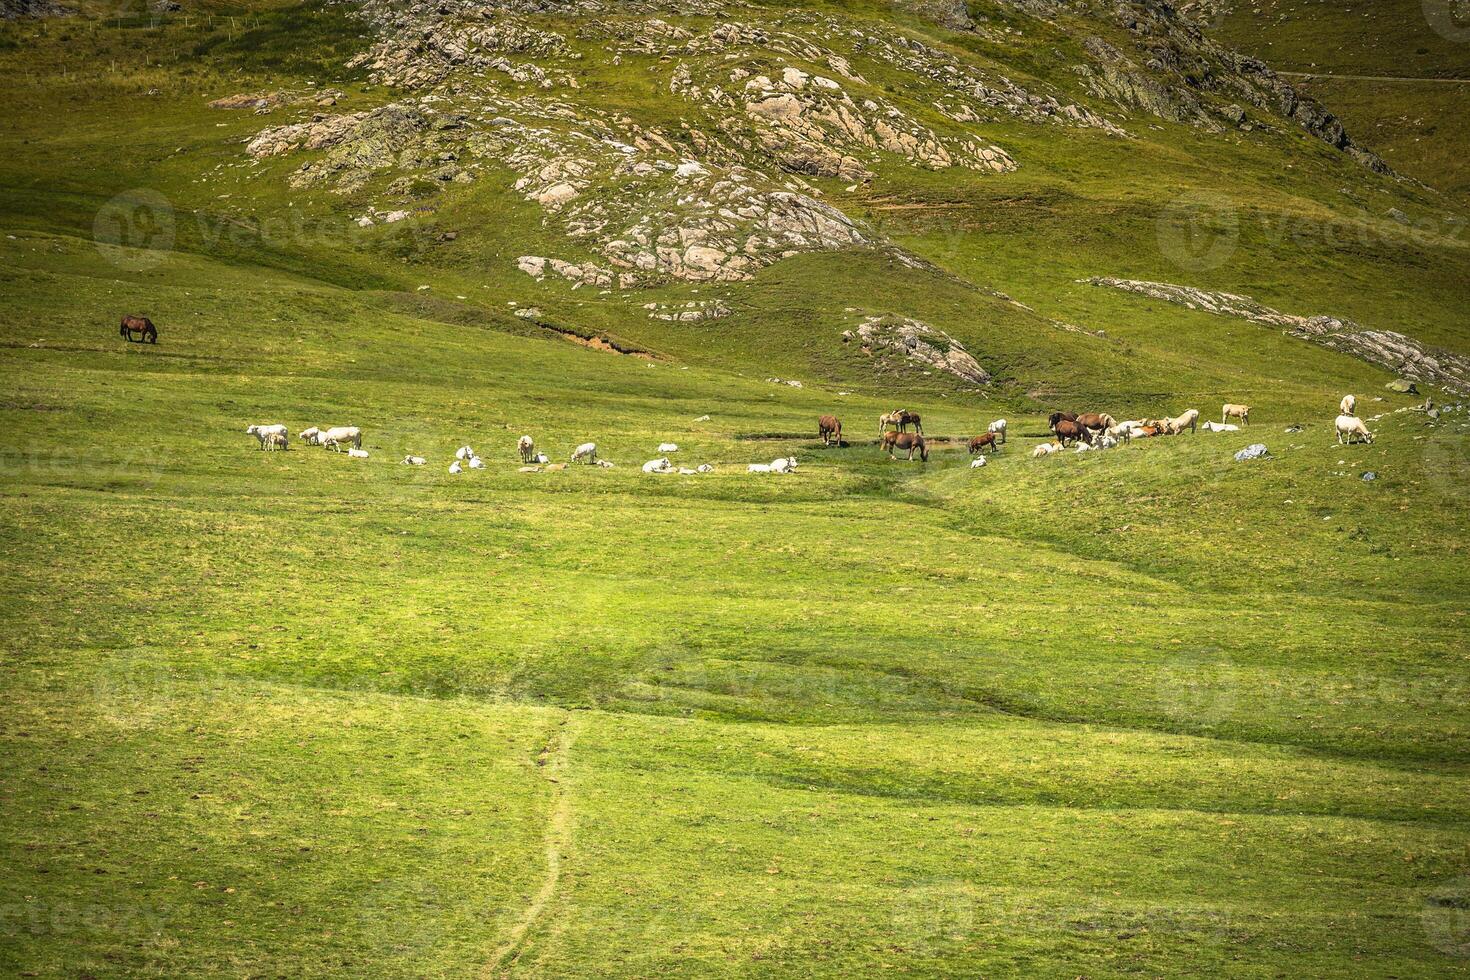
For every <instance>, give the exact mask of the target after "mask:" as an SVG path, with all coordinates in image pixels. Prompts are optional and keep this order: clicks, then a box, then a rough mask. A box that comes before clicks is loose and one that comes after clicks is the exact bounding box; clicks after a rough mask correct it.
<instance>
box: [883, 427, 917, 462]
mask: <svg viewBox="0 0 1470 980" xmlns="http://www.w3.org/2000/svg"><path fill="white" fill-rule="evenodd" d="M881 446H882V448H883V449H885V450H887V451H888V458H889V459H893V458H894V455H893V451H894V450H895V449H898V450H905V451H907V452H908V457H907V459H908V460H909V462H913V459H914V453H918V454H919V460H920V461H921V462H925V463H927V462H929V446H928V444H927V443H925V442H924V437H923V436H922V435H920V434H918V433H916V432H885V433H883V440H882V443H881Z"/></svg>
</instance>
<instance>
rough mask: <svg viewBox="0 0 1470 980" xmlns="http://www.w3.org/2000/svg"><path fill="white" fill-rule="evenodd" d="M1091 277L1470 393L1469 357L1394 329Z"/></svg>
mask: <svg viewBox="0 0 1470 980" xmlns="http://www.w3.org/2000/svg"><path fill="white" fill-rule="evenodd" d="M1087 282H1088V283H1090V284H1091V285H1094V286H1105V287H1107V288H1109V289H1120V290H1123V291H1124V292H1129V293H1136V294H1138V295H1140V296H1147V297H1149V298H1151V299H1157V300H1163V301H1164V302H1166V303H1176V304H1178V305H1180V306H1184V307H1187V308H1188V309H1191V310H1202V311H1204V312H1206V313H1214V314H1216V315H1217V316H1233V317H1239V318H1240V319H1243V320H1250V321H1252V322H1253V323H1261V324H1266V325H1268V326H1275V327H1284V328H1285V329H1286V331H1287V332H1288V333H1290V334H1291V335H1293V336H1296V337H1301V338H1302V339H1304V340H1310V341H1312V342H1313V343H1316V344H1320V345H1321V346H1323V347H1327V348H1330V349H1331V350H1335V351H1340V352H1342V353H1344V354H1351V355H1353V356H1354V357H1357V358H1361V359H1362V360H1365V361H1367V362H1369V363H1370V364H1376V365H1378V366H1379V367H1383V368H1387V369H1388V370H1390V371H1393V372H1395V373H1397V374H1399V375H1401V376H1402V377H1405V378H1409V379H1412V380H1415V381H1421V382H1427V383H1430V384H1435V385H1439V386H1440V387H1442V388H1445V389H1448V390H1450V391H1454V392H1456V393H1460V394H1470V358H1467V357H1463V356H1461V355H1459V354H1455V353H1452V352H1451V351H1447V350H1443V349H1441V348H1436V347H1429V346H1427V345H1425V344H1421V343H1419V342H1418V341H1417V340H1415V339H1413V338H1412V337H1408V336H1405V335H1404V334H1401V333H1396V332H1395V331H1392V330H1371V329H1369V328H1367V327H1364V326H1362V325H1361V324H1358V323H1354V322H1353V321H1352V320H1347V319H1343V318H1341V317H1335V316H1296V315H1293V314H1290V313H1282V312H1281V311H1280V310H1275V309H1272V308H1271V307H1269V306H1266V305H1264V304H1262V303H1258V302H1256V301H1255V300H1254V299H1252V298H1251V297H1249V296H1242V295H1239V294H1237V293H1222V292H1210V291H1208V290H1204V289H1196V288H1194V287H1193V286H1178V285H1175V284H1173V283H1167V282H1145V281H1140V280H1136V279H1111V278H1106V277H1094V278H1092V279H1089V280H1087Z"/></svg>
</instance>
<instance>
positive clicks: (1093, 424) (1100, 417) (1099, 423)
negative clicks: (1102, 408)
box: [1075, 412, 1117, 430]
mask: <svg viewBox="0 0 1470 980" xmlns="http://www.w3.org/2000/svg"><path fill="white" fill-rule="evenodd" d="M1075 421H1076V422H1077V423H1078V424H1079V425H1082V426H1085V427H1087V428H1089V429H1094V430H1101V429H1106V428H1107V427H1108V426H1111V425H1116V424H1117V421H1116V420H1115V419H1114V418H1113V417H1112V416H1111V415H1109V414H1107V413H1106V412H1102V413H1098V412H1085V413H1083V414H1082V415H1079V416H1077V418H1076V419H1075Z"/></svg>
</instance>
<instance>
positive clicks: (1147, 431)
mask: <svg viewBox="0 0 1470 980" xmlns="http://www.w3.org/2000/svg"><path fill="white" fill-rule="evenodd" d="M1163 431H1164V430H1163V429H1161V428H1160V427H1159V426H1157V425H1149V424H1147V423H1145V424H1143V425H1140V426H1138V427H1136V428H1135V429H1134V430H1133V438H1135V439H1152V438H1153V437H1154V436H1156V435H1160V434H1162V433H1163Z"/></svg>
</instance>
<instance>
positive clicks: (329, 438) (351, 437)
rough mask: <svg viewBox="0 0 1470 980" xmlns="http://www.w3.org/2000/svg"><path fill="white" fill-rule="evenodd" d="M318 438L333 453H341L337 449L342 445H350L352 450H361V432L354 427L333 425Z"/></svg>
mask: <svg viewBox="0 0 1470 980" xmlns="http://www.w3.org/2000/svg"><path fill="white" fill-rule="evenodd" d="M318 438H319V439H320V440H321V444H322V445H323V446H326V447H327V448H328V449H330V450H332V451H333V452H341V451H342V450H341V449H339V448H338V447H339V446H341V445H342V444H343V443H351V444H352V448H353V449H361V448H362V430H361V429H359V428H358V427H357V426H355V425H334V426H332V428H330V429H328V430H327V431H326V432H323V433H322V434H321V435H320V436H318Z"/></svg>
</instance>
